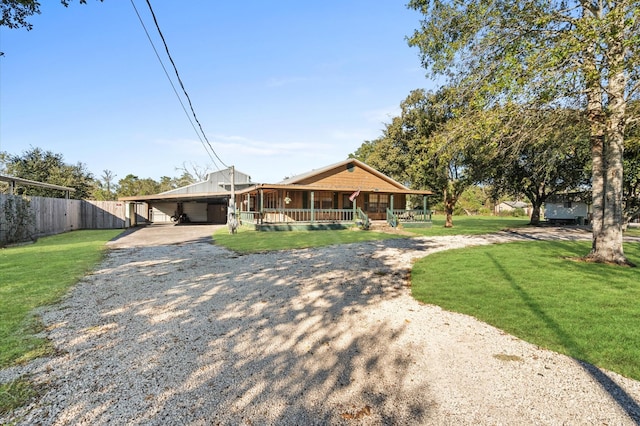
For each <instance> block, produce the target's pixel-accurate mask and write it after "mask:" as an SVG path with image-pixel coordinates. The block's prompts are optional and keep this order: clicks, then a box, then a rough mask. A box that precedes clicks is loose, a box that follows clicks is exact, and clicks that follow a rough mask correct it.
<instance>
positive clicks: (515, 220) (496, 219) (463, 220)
mask: <svg viewBox="0 0 640 426" xmlns="http://www.w3.org/2000/svg"><path fill="white" fill-rule="evenodd" d="M432 220H433V226H432V227H431V228H406V229H405V230H406V231H409V232H413V233H416V234H418V235H425V236H441V235H480V234H489V233H492V232H498V231H501V230H503V229H506V228H519V227H522V226H527V224H528V223H529V218H528V217H524V218H523V217H500V216H454V217H453V228H445V227H444V222H445V217H444V216H443V215H433V217H432Z"/></svg>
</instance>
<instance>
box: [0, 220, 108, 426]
mask: <svg viewBox="0 0 640 426" xmlns="http://www.w3.org/2000/svg"><path fill="white" fill-rule="evenodd" d="M120 232H121V231H120V230H108V231H74V232H69V233H65V234H60V235H55V236H51V237H45V238H41V239H40V240H39V241H38V242H37V243H35V244H31V245H24V246H19V247H11V248H5V249H0V270H1V271H2V281H0V368H4V367H7V366H10V365H14V364H17V363H23V362H27V361H29V360H31V359H34V358H37V357H40V356H44V355H48V354H51V353H53V347H52V346H51V345H50V344H49V342H48V341H47V340H46V339H44V338H42V337H38V336H36V334H37V333H39V332H41V331H42V330H43V328H44V326H43V324H42V322H41V321H40V320H39V318H38V316H37V315H36V314H35V313H34V309H36V308H38V307H41V306H45V305H50V304H53V303H55V302H57V301H58V300H59V299H60V298H61V297H62V296H63V295H64V294H65V293H66V292H67V291H68V290H69V288H70V287H71V286H72V285H73V284H75V283H76V282H77V281H78V280H79V279H80V278H81V277H82V276H84V275H85V274H86V273H87V272H88V271H89V270H91V269H92V268H93V267H94V266H95V264H96V263H97V262H98V261H99V260H100V259H101V257H102V252H103V250H104V244H105V242H106V241H108V240H110V239H112V238H113V237H115V236H116V235H118V234H119V233H120ZM37 394H38V390H37V389H36V387H34V386H33V384H32V383H30V382H29V381H28V380H25V379H18V380H15V381H12V382H9V383H3V384H0V413H5V412H8V411H10V410H12V409H14V408H17V407H20V406H22V405H23V404H25V403H26V402H27V401H28V400H30V399H31V398H33V397H34V396H36V395H37Z"/></svg>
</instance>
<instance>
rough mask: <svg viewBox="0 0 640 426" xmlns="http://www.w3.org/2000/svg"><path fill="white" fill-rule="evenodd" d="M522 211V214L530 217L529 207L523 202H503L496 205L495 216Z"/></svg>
mask: <svg viewBox="0 0 640 426" xmlns="http://www.w3.org/2000/svg"><path fill="white" fill-rule="evenodd" d="M518 209H522V211H524V214H526V215H527V216H531V205H530V204H527V203H525V202H523V201H503V202H501V203H499V204H497V205H496V207H495V212H496V214H504V213H510V212H513V211H515V210H518Z"/></svg>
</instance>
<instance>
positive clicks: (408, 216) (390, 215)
mask: <svg viewBox="0 0 640 426" xmlns="http://www.w3.org/2000/svg"><path fill="white" fill-rule="evenodd" d="M387 223H388V224H389V225H390V226H392V227H394V228H395V227H397V226H398V225H399V224H401V223H422V224H425V225H430V224H431V223H432V222H431V210H423V209H412V210H405V209H394V210H391V209H387Z"/></svg>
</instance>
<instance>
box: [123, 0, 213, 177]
mask: <svg viewBox="0 0 640 426" xmlns="http://www.w3.org/2000/svg"><path fill="white" fill-rule="evenodd" d="M131 5H132V6H133V10H135V12H136V15H137V16H138V20H139V21H140V24H141V25H142V28H143V29H144V32H145V34H146V35H147V39H148V40H149V43H150V44H151V47H152V48H153V51H154V53H155V54H156V58H158V62H160V66H161V67H162V69H163V70H164V75H165V76H167V80H169V84H171V87H172V88H173V93H175V95H176V97H177V98H178V102H180V105H181V106H182V110H183V111H184V114H185V115H186V116H187V120H189V123H191V127H193V131H194V132H195V133H196V135H197V136H198V139H199V140H200V143H201V144H202V146H203V148H204V150H205V151H206V153H207V155H208V156H209V158H210V159H211V161H213V164H214V165H215V167H216V169H218V170H220V168H219V167H218V164H217V163H216V160H215V159H214V158H213V155H211V152H209V149H208V148H207V145H205V142H204V140H203V139H202V136H201V135H200V132H198V129H197V128H196V125H195V124H194V123H193V120H192V119H191V115H189V112H188V111H187V107H186V106H185V105H184V102H182V98H181V97H180V94H179V93H178V89H176V86H175V85H174V84H173V80H171V76H170V75H169V72H168V71H167V68H166V67H165V66H164V62H162V58H161V57H160V54H159V53H158V50H157V49H156V46H155V44H154V43H153V39H152V38H151V36H150V35H149V31H147V27H146V25H145V24H144V21H143V20H142V17H141V16H140V13H138V8H136V5H135V3H134V2H133V0H131Z"/></svg>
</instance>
